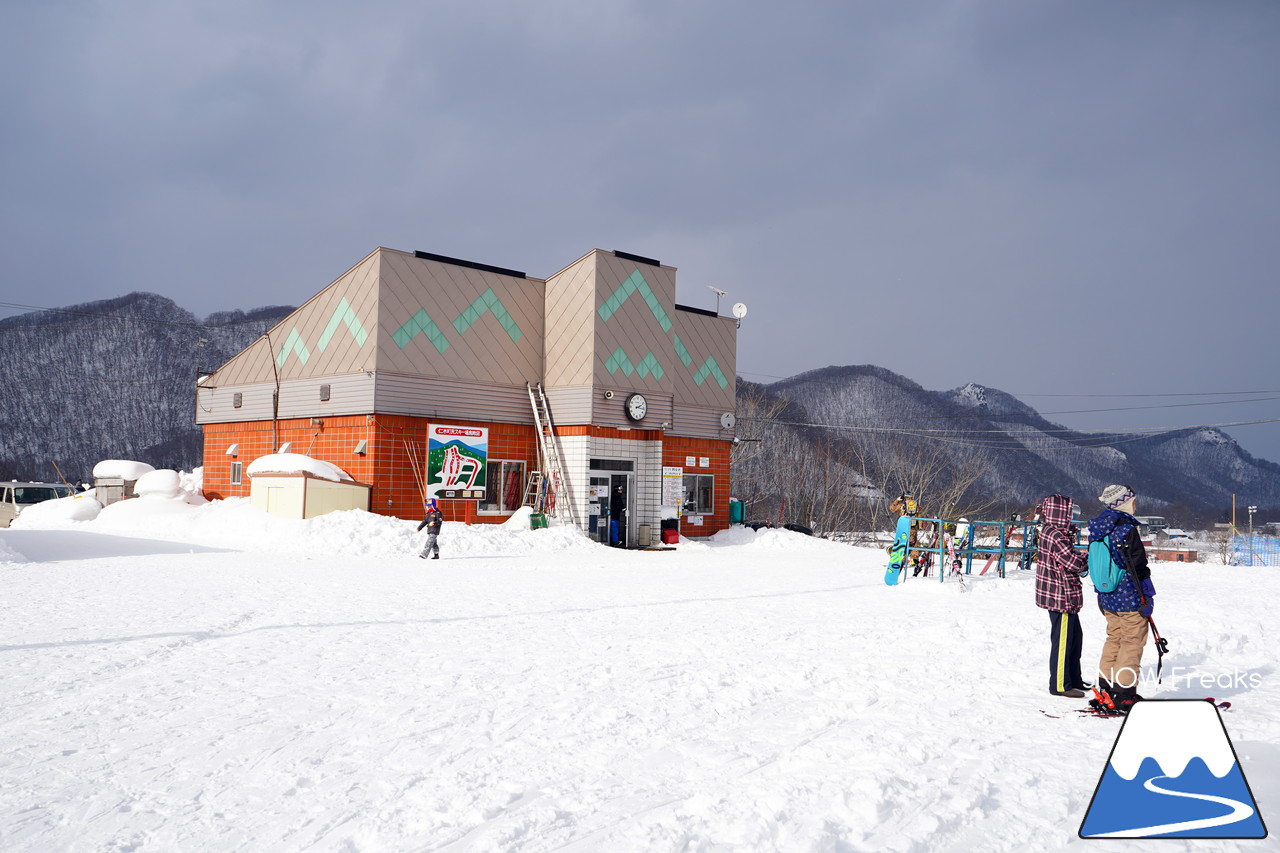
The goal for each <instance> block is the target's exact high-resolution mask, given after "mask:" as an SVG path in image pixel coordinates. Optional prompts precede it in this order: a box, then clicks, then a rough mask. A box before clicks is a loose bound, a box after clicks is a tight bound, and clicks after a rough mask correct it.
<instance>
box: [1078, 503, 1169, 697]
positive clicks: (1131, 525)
mask: <svg viewBox="0 0 1280 853" xmlns="http://www.w3.org/2000/svg"><path fill="white" fill-rule="evenodd" d="M1098 500H1100V501H1102V503H1103V504H1105V505H1106V509H1104V510H1103V511H1102V512H1101V513H1099V514H1098V516H1097V517H1096V518H1094V519H1093V520H1092V521H1090V522H1089V541H1090V542H1099V541H1101V540H1103V539H1108V537H1110V538H1109V539H1108V544H1109V546H1110V550H1111V559H1113V560H1115V561H1116V564H1117V565H1118V566H1120V568H1122V569H1124V571H1125V574H1126V575H1127V577H1125V578H1124V579H1122V580H1121V581H1120V585H1119V586H1117V587H1116V589H1115V592H1100V593H1098V609H1099V610H1101V611H1102V614H1103V615H1104V616H1105V617H1106V619H1107V641H1106V643H1105V644H1104V645H1103V646H1102V659H1101V660H1099V661H1098V687H1099V691H1100V693H1101V694H1102V695H1101V696H1099V697H1098V701H1101V702H1102V703H1103V704H1104V705H1105V704H1107V701H1108V700H1109V701H1110V703H1111V705H1112V706H1113V707H1114V708H1115V709H1116V710H1118V711H1123V712H1127V711H1128V710H1129V708H1131V707H1132V706H1133V703H1134V702H1137V701H1139V700H1140V699H1142V697H1141V696H1139V695H1138V678H1139V676H1140V675H1141V674H1142V651H1143V647H1144V646H1146V644H1147V627H1148V625H1149V624H1150V620H1151V611H1152V609H1153V608H1154V607H1155V595H1156V589H1155V587H1154V586H1153V585H1152V584H1151V569H1150V568H1148V567H1147V549H1146V548H1144V547H1143V545H1142V537H1141V536H1140V535H1139V534H1138V520H1137V519H1135V518H1134V517H1133V513H1134V511H1135V510H1136V509H1137V500H1138V499H1137V495H1136V494H1135V493H1134V491H1133V487H1132V486H1124V485H1111V486H1107V487H1106V488H1105V489H1103V491H1102V495H1101V496H1100V497H1099V498H1098ZM1103 697H1106V698H1105V699H1104V698H1103Z"/></svg>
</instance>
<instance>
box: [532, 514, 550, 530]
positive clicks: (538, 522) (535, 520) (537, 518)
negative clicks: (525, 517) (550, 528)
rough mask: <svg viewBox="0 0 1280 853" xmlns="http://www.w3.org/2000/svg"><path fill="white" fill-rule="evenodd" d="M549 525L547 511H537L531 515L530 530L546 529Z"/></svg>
mask: <svg viewBox="0 0 1280 853" xmlns="http://www.w3.org/2000/svg"><path fill="white" fill-rule="evenodd" d="M546 527H547V514H546V513H545V512H535V513H534V514H533V515H531V516H529V529H530V530H545V529H546Z"/></svg>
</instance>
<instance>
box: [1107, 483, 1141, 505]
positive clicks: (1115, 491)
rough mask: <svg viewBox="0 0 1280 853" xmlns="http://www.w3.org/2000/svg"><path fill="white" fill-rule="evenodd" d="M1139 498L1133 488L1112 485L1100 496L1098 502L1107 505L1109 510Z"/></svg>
mask: <svg viewBox="0 0 1280 853" xmlns="http://www.w3.org/2000/svg"><path fill="white" fill-rule="evenodd" d="M1135 497H1137V493H1136V492H1134V490H1133V487H1132V486H1120V485H1111V486H1107V487H1106V488H1105V489H1103V490H1102V494H1101V495H1099V496H1098V500H1100V501H1102V502H1103V503H1104V504H1106V505H1107V507H1108V508H1109V509H1115V508H1116V507H1118V506H1120V504H1122V503H1126V502H1128V501H1130V500H1132V499H1133V498H1135Z"/></svg>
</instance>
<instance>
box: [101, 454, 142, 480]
mask: <svg viewBox="0 0 1280 853" xmlns="http://www.w3.org/2000/svg"><path fill="white" fill-rule="evenodd" d="M154 470H155V468H154V467H152V466H151V465H148V464H147V463H145V462H134V461H132V460H130V459H104V460H102V461H101V462H99V463H98V464H97V465H94V466H93V477H94V479H95V480H136V479H138V478H139V477H141V476H142V475H143V474H145V473H147V472H148V471H154Z"/></svg>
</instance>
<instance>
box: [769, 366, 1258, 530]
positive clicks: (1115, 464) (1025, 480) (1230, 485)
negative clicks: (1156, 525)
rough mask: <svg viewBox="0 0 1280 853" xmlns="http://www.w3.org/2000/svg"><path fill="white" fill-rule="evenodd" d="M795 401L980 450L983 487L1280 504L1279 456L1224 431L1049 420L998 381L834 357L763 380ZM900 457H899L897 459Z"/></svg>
mask: <svg viewBox="0 0 1280 853" xmlns="http://www.w3.org/2000/svg"><path fill="white" fill-rule="evenodd" d="M763 388H764V390H765V391H767V392H768V393H769V394H771V395H777V396H778V397H781V398H784V399H786V400H788V401H790V402H791V403H792V404H793V405H794V406H799V407H800V410H802V411H800V410H797V409H795V408H792V409H789V410H788V411H787V412H786V419H787V420H790V421H793V422H795V421H797V420H799V421H801V422H804V423H806V424H808V425H809V426H808V427H807V429H808V430H809V432H810V434H811V433H812V430H814V429H817V430H822V431H824V432H827V433H830V434H834V435H840V436H844V437H846V438H849V439H857V440H860V441H862V442H865V443H868V444H870V445H872V446H881V447H883V448H885V449H884V450H883V451H882V453H881V455H882V456H883V457H885V458H890V457H891V456H892V454H893V451H892V448H891V447H890V445H894V444H897V445H901V443H902V442H903V441H904V440H908V439H909V440H910V441H911V442H915V443H919V444H930V445H934V446H941V447H945V448H947V449H948V452H950V453H953V454H957V455H960V454H965V455H969V456H975V455H976V456H979V457H982V458H984V459H985V460H986V461H987V462H988V463H989V464H988V465H987V466H986V471H985V473H984V474H983V475H982V476H981V478H980V479H979V480H978V482H977V483H976V484H975V491H977V492H978V493H981V494H983V495H986V496H987V497H989V498H991V499H994V500H996V501H998V502H1000V503H1006V504H1010V505H1015V506H1016V505H1023V506H1025V505H1027V504H1028V503H1030V502H1032V501H1034V500H1036V499H1037V498H1039V497H1041V496H1043V495H1046V494H1050V493H1053V492H1061V493H1064V494H1068V495H1071V496H1072V497H1074V498H1075V499H1076V500H1077V501H1079V502H1082V503H1085V504H1086V505H1089V504H1088V502H1089V500H1090V499H1091V498H1092V497H1093V496H1095V495H1097V494H1098V490H1099V489H1101V488H1102V487H1103V486H1105V485H1106V484H1108V483H1116V482H1124V483H1132V484H1134V485H1135V486H1136V487H1138V488H1139V490H1140V492H1141V493H1142V495H1143V496H1144V498H1145V499H1146V502H1145V503H1144V509H1146V510H1148V511H1151V512H1159V511H1162V510H1168V509H1170V508H1174V509H1178V510H1181V509H1189V510H1193V511H1196V512H1205V511H1210V510H1221V509H1222V508H1224V507H1226V506H1229V505H1230V502H1231V495H1232V494H1233V493H1234V494H1247V495H1249V496H1250V497H1249V500H1250V501H1251V502H1253V503H1255V504H1258V505H1261V506H1277V505H1280V465H1276V464H1274V463H1271V462H1267V461H1265V460H1261V459H1256V458H1254V457H1253V456H1251V455H1250V454H1249V453H1247V452H1246V451H1244V450H1243V449H1242V448H1241V447H1240V446H1239V445H1238V444H1237V443H1236V442H1235V440H1234V439H1232V438H1231V437H1230V436H1228V435H1226V434H1225V433H1223V432H1221V431H1220V430H1217V429H1191V430H1181V431H1178V432H1171V433H1166V434H1164V435H1160V436H1155V437H1150V438H1138V439H1135V438H1133V437H1132V436H1127V435H1107V434H1098V433H1082V432H1077V431H1075V430H1071V429H1068V428H1066V427H1063V426H1061V425H1059V424H1055V423H1052V422H1050V421H1048V420H1046V419H1045V418H1044V417H1042V416H1041V415H1040V414H1039V413H1038V412H1036V411H1035V409H1033V408H1031V407H1030V406H1028V405H1026V404H1025V403H1023V402H1022V401H1020V400H1018V399H1017V398H1016V397H1013V396H1012V395H1009V394H1006V393H1005V392H1003V391H1000V390H998V389H995V388H989V387H985V386H982V385H978V384H976V383H969V384H968V385H965V386H963V387H960V388H955V389H952V390H950V391H929V390H926V389H925V388H923V387H921V386H920V385H919V384H917V383H915V382H912V381H911V380H910V379H907V378H905V377H903V376H899V375H898V374H896V373H893V372H892V371H889V370H886V369H884V368H882V367H875V366H872V365H854V366H846V367H827V368H823V369H820V370H813V371H809V372H807V373H802V374H800V375H798V376H794V377H791V378H789V379H784V380H781V381H779V382H775V383H773V384H771V385H767V386H763ZM890 464H892V463H890Z"/></svg>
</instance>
